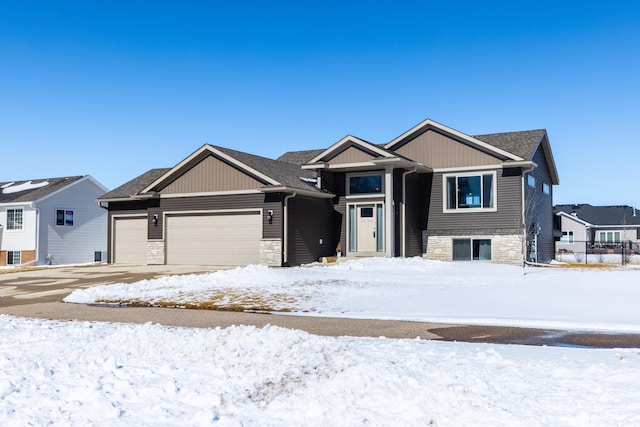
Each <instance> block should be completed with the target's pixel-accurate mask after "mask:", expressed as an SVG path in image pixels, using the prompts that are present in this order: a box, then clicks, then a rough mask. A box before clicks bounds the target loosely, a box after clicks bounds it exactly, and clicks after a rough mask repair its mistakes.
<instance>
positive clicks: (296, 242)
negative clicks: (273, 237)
mask: <svg viewBox="0 0 640 427" xmlns="http://www.w3.org/2000/svg"><path fill="white" fill-rule="evenodd" d="M287 203H288V223H289V227H288V230H289V235H288V246H287V263H288V264H289V265H300V264H306V263H310V262H314V261H318V259H319V258H320V257H323V256H332V255H335V252H336V251H335V248H336V244H337V242H336V241H335V239H334V237H333V215H332V214H333V206H332V203H331V201H330V200H328V199H310V198H303V197H299V196H298V197H293V198H290V199H289V200H288V202H287Z"/></svg>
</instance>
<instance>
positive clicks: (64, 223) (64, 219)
mask: <svg viewBox="0 0 640 427" xmlns="http://www.w3.org/2000/svg"><path fill="white" fill-rule="evenodd" d="M69 212H71V224H68V217H67V215H68V214H69ZM59 213H62V224H60V223H59V217H58V215H59ZM75 216H76V211H75V209H56V213H55V224H56V227H73V226H74V225H75Z"/></svg>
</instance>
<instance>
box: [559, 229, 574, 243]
mask: <svg viewBox="0 0 640 427" xmlns="http://www.w3.org/2000/svg"><path fill="white" fill-rule="evenodd" d="M565 236H566V237H567V239H566V240H565V239H564V238H565ZM574 242H575V233H574V232H573V230H563V231H562V237H561V238H560V243H562V244H565V245H573V244H574Z"/></svg>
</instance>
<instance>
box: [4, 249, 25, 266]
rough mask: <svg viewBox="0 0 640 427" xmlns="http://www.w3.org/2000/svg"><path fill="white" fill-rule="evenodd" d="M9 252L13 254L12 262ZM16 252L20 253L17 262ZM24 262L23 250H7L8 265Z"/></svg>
mask: <svg viewBox="0 0 640 427" xmlns="http://www.w3.org/2000/svg"><path fill="white" fill-rule="evenodd" d="M9 254H11V262H9ZM16 254H18V262H17V263H16ZM20 264H22V251H7V265H20Z"/></svg>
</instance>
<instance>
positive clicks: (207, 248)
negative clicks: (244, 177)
mask: <svg viewBox="0 0 640 427" xmlns="http://www.w3.org/2000/svg"><path fill="white" fill-rule="evenodd" d="M121 221H122V222H121ZM129 221H131V222H129ZM138 221H142V222H138ZM146 221H147V220H146V218H143V219H124V218H123V219H117V220H116V221H115V224H116V226H115V250H114V253H115V262H117V263H135V264H146V262H147V261H146V256H147V238H146V237H147V231H146V230H147V229H146ZM164 226H165V239H164V241H165V256H166V258H165V261H166V263H167V264H184V265H189V264H190V265H219V266H228V265H230V266H235V265H247V264H255V263H259V262H260V240H261V238H262V216H261V214H260V211H257V210H256V211H242V212H234V213H229V212H224V213H219V214H211V213H207V214H197V215H196V214H190V215H186V214H180V215H167V216H166V218H165V224H164ZM140 227H143V228H144V238H143V239H142V240H143V243H144V249H143V247H142V245H141V244H140V242H138V241H136V242H132V241H131V240H133V239H136V240H138V239H140V237H139V235H140V230H139V228H140ZM121 234H130V238H128V239H127V238H124V237H122V238H121V237H120V236H119V235H121ZM134 236H138V237H134ZM127 246H129V248H127ZM140 252H142V253H140ZM142 255H144V257H142Z"/></svg>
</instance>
